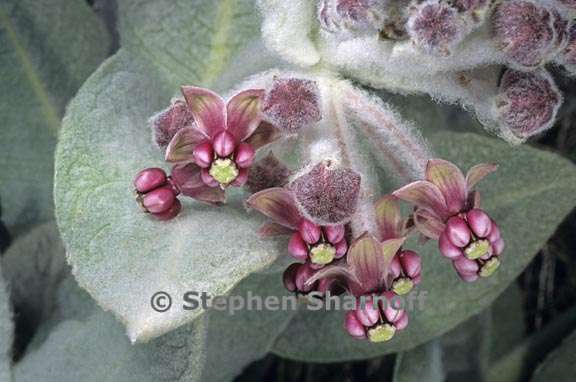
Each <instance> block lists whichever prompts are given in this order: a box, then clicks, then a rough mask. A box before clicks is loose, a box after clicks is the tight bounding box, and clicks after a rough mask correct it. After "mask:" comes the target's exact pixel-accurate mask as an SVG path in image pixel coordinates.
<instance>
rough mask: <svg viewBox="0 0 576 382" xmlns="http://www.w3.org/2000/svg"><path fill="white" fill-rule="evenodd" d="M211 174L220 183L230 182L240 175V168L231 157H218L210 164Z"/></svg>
mask: <svg viewBox="0 0 576 382" xmlns="http://www.w3.org/2000/svg"><path fill="white" fill-rule="evenodd" d="M208 173H209V174H210V176H211V177H212V178H214V179H216V181H217V182H218V183H220V184H224V185H226V184H229V183H231V182H233V181H234V179H236V177H237V176H238V168H237V167H236V164H235V163H234V161H232V160H231V159H227V158H225V159H222V158H220V159H216V160H215V161H214V162H212V166H210V171H209V172H208Z"/></svg>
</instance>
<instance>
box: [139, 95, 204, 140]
mask: <svg viewBox="0 0 576 382" xmlns="http://www.w3.org/2000/svg"><path fill="white" fill-rule="evenodd" d="M150 124H151V127H152V131H153V134H154V141H155V143H156V144H157V145H158V147H160V148H165V147H166V146H168V143H170V141H171V140H172V138H173V137H174V135H176V133H177V132H178V130H180V129H183V128H185V127H192V126H193V124H194V117H193V116H192V112H191V111H190V108H189V107H188V105H187V104H186V102H184V101H183V100H175V101H173V102H172V105H170V107H168V108H167V109H165V110H163V111H161V112H160V113H158V114H156V115H155V116H153V117H152V118H151V119H150Z"/></svg>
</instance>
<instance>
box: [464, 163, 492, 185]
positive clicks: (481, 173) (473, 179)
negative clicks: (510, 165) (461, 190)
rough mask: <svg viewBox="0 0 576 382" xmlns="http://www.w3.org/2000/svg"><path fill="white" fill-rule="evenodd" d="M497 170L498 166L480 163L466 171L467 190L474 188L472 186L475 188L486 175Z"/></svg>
mask: <svg viewBox="0 0 576 382" xmlns="http://www.w3.org/2000/svg"><path fill="white" fill-rule="evenodd" d="M497 169H498V165H497V164H494V163H482V164H477V165H476V166H474V167H472V168H471V169H470V170H468V174H466V183H467V184H468V190H471V189H472V188H474V186H476V184H477V183H478V182H479V181H481V180H482V179H483V178H484V177H485V176H486V175H488V174H491V173H493V172H494V171H496V170H497Z"/></svg>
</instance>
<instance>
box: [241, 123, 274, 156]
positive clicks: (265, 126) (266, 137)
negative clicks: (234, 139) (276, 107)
mask: <svg viewBox="0 0 576 382" xmlns="http://www.w3.org/2000/svg"><path fill="white" fill-rule="evenodd" d="M281 137H282V132H281V131H280V130H278V129H277V128H276V127H274V126H273V125H271V124H270V123H268V122H260V124H259V125H258V127H257V128H256V130H254V132H253V133H252V135H250V136H249V137H248V138H246V140H245V141H244V142H246V143H248V144H249V145H250V146H252V147H253V148H254V150H258V149H259V148H260V147H263V146H266V145H267V144H270V143H272V142H274V141H276V140H277V139H279V138H281Z"/></svg>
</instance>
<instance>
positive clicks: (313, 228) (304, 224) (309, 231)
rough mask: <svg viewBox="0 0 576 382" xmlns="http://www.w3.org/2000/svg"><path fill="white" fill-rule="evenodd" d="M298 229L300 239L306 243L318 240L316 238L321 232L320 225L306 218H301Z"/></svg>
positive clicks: (318, 237) (318, 238)
mask: <svg viewBox="0 0 576 382" xmlns="http://www.w3.org/2000/svg"><path fill="white" fill-rule="evenodd" d="M298 231H299V232H300V236H302V239H303V240H304V241H305V242H306V243H308V244H314V243H316V242H318V240H320V235H321V234H322V231H321V229H320V227H318V226H317V225H316V224H314V223H312V222H311V221H310V220H308V219H302V221H301V222H300V225H299V227H298Z"/></svg>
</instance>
